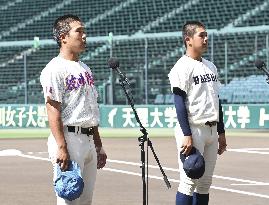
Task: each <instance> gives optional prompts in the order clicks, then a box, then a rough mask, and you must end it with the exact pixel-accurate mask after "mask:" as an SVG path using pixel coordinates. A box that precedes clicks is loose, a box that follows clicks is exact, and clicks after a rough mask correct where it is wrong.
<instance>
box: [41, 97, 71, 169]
mask: <svg viewBox="0 0 269 205" xmlns="http://www.w3.org/2000/svg"><path fill="white" fill-rule="evenodd" d="M46 108H47V113H48V120H49V126H50V129H51V132H52V134H53V136H54V138H55V140H56V143H57V145H58V152H57V156H56V163H58V164H59V165H60V167H61V169H62V170H66V169H67V167H68V161H69V159H70V158H69V153H68V150H67V144H66V141H65V138H64V132H63V123H62V118H61V103H60V102H57V101H54V100H51V99H50V98H49V97H47V102H46Z"/></svg>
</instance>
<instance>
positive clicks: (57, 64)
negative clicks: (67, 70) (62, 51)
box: [42, 56, 64, 73]
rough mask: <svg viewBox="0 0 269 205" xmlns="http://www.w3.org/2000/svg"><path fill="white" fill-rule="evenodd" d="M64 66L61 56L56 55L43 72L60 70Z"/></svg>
mask: <svg viewBox="0 0 269 205" xmlns="http://www.w3.org/2000/svg"><path fill="white" fill-rule="evenodd" d="M63 68H64V63H63V62H62V60H61V58H60V57H59V56H56V57H54V58H53V59H51V60H50V62H49V63H48V64H47V65H46V66H45V68H44V69H43V71H42V72H52V73H55V72H59V71H61V70H62V69H63Z"/></svg>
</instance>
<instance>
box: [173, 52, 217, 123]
mask: <svg viewBox="0 0 269 205" xmlns="http://www.w3.org/2000/svg"><path fill="white" fill-rule="evenodd" d="M168 76H169V80H170V84H171V89H173V87H176V88H180V89H181V90H183V91H185V93H186V101H185V104H186V109H187V112H188V118H189V119H188V120H189V122H190V124H205V123H206V122H207V121H210V122H211V121H218V120H219V98H218V92H219V86H220V83H219V81H218V75H217V69H216V67H215V65H214V64H213V63H211V62H210V61H207V60H206V59H204V58H202V61H201V62H200V61H197V60H194V59H192V58H190V57H188V56H186V55H184V56H182V57H181V58H180V59H179V60H178V61H177V63H176V64H175V65H174V67H173V68H172V69H171V71H170V73H169V74H168Z"/></svg>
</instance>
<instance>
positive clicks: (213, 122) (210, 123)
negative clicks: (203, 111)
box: [205, 121, 217, 127]
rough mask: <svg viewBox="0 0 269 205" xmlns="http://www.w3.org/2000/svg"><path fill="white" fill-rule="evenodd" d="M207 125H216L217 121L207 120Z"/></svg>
mask: <svg viewBox="0 0 269 205" xmlns="http://www.w3.org/2000/svg"><path fill="white" fill-rule="evenodd" d="M205 125H207V126H209V127H212V126H216V125H217V121H212V122H209V121H207V122H206V123H205Z"/></svg>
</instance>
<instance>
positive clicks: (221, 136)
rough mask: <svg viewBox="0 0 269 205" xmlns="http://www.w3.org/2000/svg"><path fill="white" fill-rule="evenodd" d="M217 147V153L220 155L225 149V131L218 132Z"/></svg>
mask: <svg viewBox="0 0 269 205" xmlns="http://www.w3.org/2000/svg"><path fill="white" fill-rule="evenodd" d="M218 140H219V149H218V154H219V155H221V154H222V153H223V152H225V151H226V147H227V144H226V137H225V133H221V134H219V139H218Z"/></svg>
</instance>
